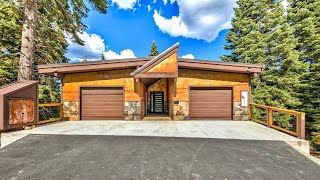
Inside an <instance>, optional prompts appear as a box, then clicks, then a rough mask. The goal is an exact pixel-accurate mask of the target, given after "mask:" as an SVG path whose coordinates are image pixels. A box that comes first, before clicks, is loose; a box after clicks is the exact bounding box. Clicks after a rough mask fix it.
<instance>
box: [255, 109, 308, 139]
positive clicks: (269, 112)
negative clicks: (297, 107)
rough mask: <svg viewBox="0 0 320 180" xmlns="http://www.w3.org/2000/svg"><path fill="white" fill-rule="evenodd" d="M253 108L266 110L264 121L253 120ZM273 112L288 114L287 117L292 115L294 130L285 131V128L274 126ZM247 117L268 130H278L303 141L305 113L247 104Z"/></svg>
mask: <svg viewBox="0 0 320 180" xmlns="http://www.w3.org/2000/svg"><path fill="white" fill-rule="evenodd" d="M254 107H255V108H261V109H264V110H266V113H265V115H266V118H265V119H266V121H263V120H261V119H257V118H255V114H254V112H253V108H254ZM274 112H279V113H284V114H288V115H294V116H295V125H294V126H295V130H292V129H287V128H284V127H281V126H279V125H275V124H274ZM249 117H250V119H251V120H252V121H254V122H258V123H260V124H264V125H266V126H268V127H270V128H274V129H277V130H280V131H282V132H285V133H287V134H290V135H293V136H296V137H298V138H300V139H305V113H302V112H298V111H292V110H287V109H281V108H276V107H271V106H265V105H260V104H252V103H250V104H249Z"/></svg>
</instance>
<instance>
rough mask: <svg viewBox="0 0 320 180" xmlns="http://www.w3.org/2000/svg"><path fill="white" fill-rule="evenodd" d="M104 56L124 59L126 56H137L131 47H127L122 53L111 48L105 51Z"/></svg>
mask: <svg viewBox="0 0 320 180" xmlns="http://www.w3.org/2000/svg"><path fill="white" fill-rule="evenodd" d="M103 54H104V57H105V58H106V59H124V58H135V57H136V56H135V55H134V53H133V51H132V50H131V49H125V50H122V51H121V52H120V54H117V53H116V52H114V51H112V50H109V51H107V52H104V53H103Z"/></svg>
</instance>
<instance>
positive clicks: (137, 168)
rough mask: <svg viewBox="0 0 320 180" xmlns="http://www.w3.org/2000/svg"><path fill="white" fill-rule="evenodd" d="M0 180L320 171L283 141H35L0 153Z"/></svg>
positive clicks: (300, 175)
mask: <svg viewBox="0 0 320 180" xmlns="http://www.w3.org/2000/svg"><path fill="white" fill-rule="evenodd" d="M0 159H1V161H0V175H1V179H222V180H225V179H308V180H312V179H315V180H318V179H319V177H320V166H319V165H317V164H316V163H314V162H313V161H311V160H310V159H308V158H307V157H305V156H304V155H302V154H301V153H299V152H298V151H296V150H295V149H293V148H292V147H290V146H289V145H288V144H286V143H285V142H282V141H265V140H238V139H212V138H182V137H143V136H140V137H135V136H107V135H105V136H100V135H52V134H51V135H45V134H41V135H37V134H29V135H27V136H25V137H24V138H22V139H20V140H18V141H16V142H14V143H12V144H10V145H8V146H6V147H4V148H2V149H0Z"/></svg>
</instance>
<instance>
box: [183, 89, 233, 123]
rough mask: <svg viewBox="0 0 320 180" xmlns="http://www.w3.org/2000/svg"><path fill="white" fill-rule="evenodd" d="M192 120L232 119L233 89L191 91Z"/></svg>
mask: <svg viewBox="0 0 320 180" xmlns="http://www.w3.org/2000/svg"><path fill="white" fill-rule="evenodd" d="M189 105H190V107H189V109H190V119H195V120H197V119H212V120H231V119H232V89H231V88H224V89H223V88H218V89H217V88H203V89H200V88H194V89H192V88H191V89H190V104H189Z"/></svg>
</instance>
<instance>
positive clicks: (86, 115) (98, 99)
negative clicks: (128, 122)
mask: <svg viewBox="0 0 320 180" xmlns="http://www.w3.org/2000/svg"><path fill="white" fill-rule="evenodd" d="M123 111H124V93H123V88H118V87H90V88H83V89H81V119H83V120H120V119H123Z"/></svg>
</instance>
